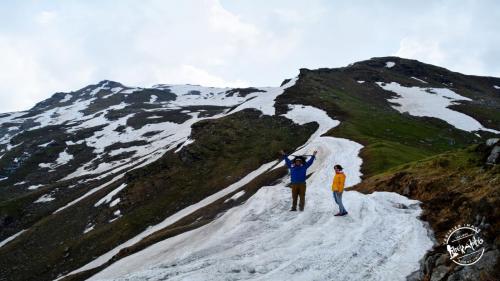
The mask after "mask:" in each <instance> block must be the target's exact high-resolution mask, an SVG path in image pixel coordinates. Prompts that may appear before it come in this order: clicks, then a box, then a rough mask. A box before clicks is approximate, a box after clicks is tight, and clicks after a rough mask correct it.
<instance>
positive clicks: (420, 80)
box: [411, 76, 429, 84]
mask: <svg viewBox="0 0 500 281" xmlns="http://www.w3.org/2000/svg"><path fill="white" fill-rule="evenodd" d="M411 79H414V80H417V81H418V82H422V83H424V84H429V83H427V81H424V80H422V79H418V78H417V77H413V76H412V77H411Z"/></svg>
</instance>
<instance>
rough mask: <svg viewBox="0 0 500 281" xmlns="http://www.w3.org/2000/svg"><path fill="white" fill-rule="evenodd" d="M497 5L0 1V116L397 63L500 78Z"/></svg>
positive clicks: (434, 0) (480, 1)
mask: <svg viewBox="0 0 500 281" xmlns="http://www.w3.org/2000/svg"><path fill="white" fill-rule="evenodd" d="M499 19H500V1H494V0H491V1H487V0H477V1H458V0H450V1H438V0H429V1H422V0H419V1H396V0H394V1H373V0H366V1H353V0H349V1H347V0H346V1H332V0H324V1H321V0H317V1H315V0H308V1H290V0H282V1H272V0H260V1H255V0H252V1H250V0H247V1H242V0H240V1H235V0H233V1H222V0H221V1H217V0H198V1H185V0H182V1H181V0H178V1H164V0H161V1H160V0H158V1H144V0H133V1H132V0H130V1H127V0H115V1H103V0H95V1H91V0H81V1H69V0H65V1H62V0H61V1H41V0H40V1H34V0H33V1H27V0H26V1H1V2H0V99H1V103H0V112H6V111H16V110H25V109H28V108H30V107H32V106H33V105H34V104H35V103H36V102H38V101H41V100H43V99H45V98H47V97H49V96H51V95H52V94H53V93H54V92H61V91H72V90H77V89H79V88H81V87H83V86H86V85H88V84H93V83H96V82H98V81H101V80H104V79H110V80H115V81H119V82H121V83H123V84H125V85H130V86H151V85H154V84H158V83H191V84H201V85H205V86H229V87H233V86H275V85H279V84H280V83H281V82H282V80H283V79H285V78H289V77H293V76H295V75H297V74H298V69H299V68H302V67H306V68H318V67H339V66H345V65H347V64H349V63H352V62H355V61H359V60H364V59H368V58H371V57H376V56H387V55H397V56H401V57H406V58H414V59H418V60H421V61H424V62H427V63H432V64H436V65H440V66H444V67H446V68H449V69H451V70H454V71H459V72H462V73H466V74H477V75H488V76H497V77H500V25H499Z"/></svg>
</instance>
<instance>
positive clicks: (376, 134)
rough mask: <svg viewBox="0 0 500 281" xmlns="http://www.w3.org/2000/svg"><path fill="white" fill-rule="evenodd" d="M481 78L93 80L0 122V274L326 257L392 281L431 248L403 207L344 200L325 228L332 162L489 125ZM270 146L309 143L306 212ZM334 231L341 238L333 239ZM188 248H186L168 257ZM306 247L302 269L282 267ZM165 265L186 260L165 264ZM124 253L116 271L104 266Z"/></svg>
mask: <svg viewBox="0 0 500 281" xmlns="http://www.w3.org/2000/svg"><path fill="white" fill-rule="evenodd" d="M389 62H391V63H389ZM360 81H363V82H362V83H361V82H360ZM387 85H398V87H397V88H396V87H392V88H390V89H389V88H387V89H386V87H387ZM493 85H500V81H499V79H498V78H491V77H473V76H465V75H461V74H457V73H453V72H449V71H447V70H444V69H441V68H437V67H434V66H429V65H425V64H422V63H419V62H415V61H409V60H403V59H399V58H375V59H372V60H369V61H365V62H359V63H355V64H353V65H351V66H349V67H346V68H340V69H319V70H305V69H303V70H301V72H300V75H299V77H298V78H297V79H293V80H286V81H285V82H284V83H283V85H282V86H281V87H264V88H245V89H229V88H207V87H201V86H194V85H167V84H161V85H156V86H153V87H151V88H133V87H126V86H123V85H121V84H119V83H116V82H112V81H103V82H101V83H98V84H96V85H91V86H88V87H85V88H83V89H81V90H78V91H75V92H70V93H56V94H55V95H53V96H52V97H51V98H49V99H47V100H45V101H43V102H40V103H39V104H37V105H36V106H35V107H34V108H32V109H30V110H29V111H25V112H16V113H6V114H1V115H0V226H1V228H0V257H1V258H0V279H2V278H4V279H7V280H52V279H56V278H57V277H60V278H61V279H64V280H84V279H86V278H89V277H91V276H92V275H94V274H96V273H97V272H99V271H101V270H103V269H104V271H102V275H96V276H95V277H94V278H101V277H102V278H105V277H106V278H107V277H109V278H122V277H123V276H124V274H129V273H130V274H132V276H135V277H134V278H140V277H139V276H146V275H149V274H153V276H154V278H153V280H156V279H161V278H163V277H161V278H160V277H159V276H161V275H162V274H167V275H168V276H170V275H169V274H180V275H179V276H189V277H192V278H198V277H199V276H202V274H208V275H209V276H212V277H213V278H214V279H216V280H217V279H220V276H221V275H220V274H225V273H221V272H219V271H218V270H220V268H218V267H217V266H222V265H223V267H224V268H225V267H226V266H228V267H231V269H230V270H231V271H232V270H233V268H232V267H235V268H234V271H235V272H233V273H234V274H233V275H234V278H236V279H252V278H253V279H255V278H258V277H259V276H260V277H259V278H264V279H267V278H277V279H282V278H283V279H285V278H286V279H289V278H291V279H293V278H295V279H300V277H303V278H306V277H305V276H308V277H309V276H310V277H311V278H319V279H321V278H322V277H323V278H327V277H328V276H330V274H333V269H338V270H340V271H342V270H343V269H344V267H345V266H342V267H335V263H334V260H338V259H340V256H344V257H347V256H348V257H350V259H352V261H353V264H360V263H361V264H366V268H367V269H366V270H365V271H362V270H359V269H357V268H349V267H346V268H345V270H346V271H342V273H345V274H346V275H344V276H345V278H347V276H348V274H347V273H348V271H349V270H351V271H356V273H352V274H357V275H354V276H356V278H358V277H359V278H363V277H366V278H367V279H375V280H377V279H382V277H383V276H384V274H386V275H387V274H393V275H390V277H394V279H396V280H397V279H403V278H404V276H405V275H406V274H409V273H410V272H411V271H413V270H416V269H417V267H418V260H419V257H421V256H422V255H423V252H425V251H426V250H427V249H428V248H429V247H430V244H429V243H430V240H429V239H430V238H429V237H428V236H427V234H426V230H425V229H424V227H423V224H422V222H420V221H419V220H418V219H417V216H418V214H419V213H420V209H419V207H418V206H417V204H416V203H417V202H415V201H412V200H408V199H406V198H404V197H401V196H398V195H396V194H386V193H380V194H378V193H376V194H374V195H369V196H366V195H362V194H359V193H357V192H347V193H346V196H345V200H346V204H347V207H348V209H349V211H350V212H351V214H350V216H349V217H347V218H342V219H345V220H343V221H339V220H336V219H337V218H333V217H332V214H333V212H334V206H333V202H332V198H331V194H330V192H329V185H330V183H329V181H330V180H331V177H332V174H331V173H332V171H331V168H332V165H333V164H334V163H335V162H338V163H340V164H342V165H343V166H345V167H347V169H346V172H347V174H348V175H349V184H350V185H352V184H355V183H358V182H359V181H360V180H361V175H362V174H363V175H365V176H369V175H372V174H376V173H380V172H384V171H386V170H387V169H389V168H392V167H395V166H397V165H400V164H404V163H408V162H411V161H415V160H418V159H422V158H423V157H426V156H429V155H435V154H437V153H442V152H444V151H448V150H450V149H456V148H460V147H464V146H466V145H469V144H471V143H476V142H479V141H481V139H482V138H485V137H487V136H491V135H496V134H497V133H498V130H500V128H499V127H498V126H497V125H498V123H500V122H497V120H498V118H499V117H498V115H497V114H496V113H498V111H497V108H498V105H499V104H500V96H499V95H498V89H496V88H495V87H493ZM429 89H430V90H429ZM449 98H451V99H453V100H452V101H450V100H449ZM395 103H398V104H395ZM318 126H319V127H318ZM359 143H361V144H363V146H361V145H360V144H359ZM280 149H285V150H287V151H296V150H297V151H298V153H302V152H311V151H312V150H313V149H318V150H319V151H320V154H319V158H318V160H317V162H316V164H315V165H314V166H313V167H312V168H311V172H313V173H312V175H311V177H310V178H309V180H308V181H309V187H308V193H307V197H308V208H307V210H306V212H304V213H301V214H297V216H293V215H291V214H289V213H288V212H287V211H286V209H288V204H289V190H288V189H287V188H286V187H285V182H286V169H285V168H284V167H283V166H282V165H278V162H277V161H276V160H277V159H278V153H277V151H279V150H280ZM361 158H362V159H363V161H362V160H361ZM402 206H409V207H410V208H409V209H402V208H401V207H402ZM386 214H388V215H389V217H385V215H386ZM382 218H384V219H382ZM375 222H377V223H375ZM256 228H258V229H262V230H264V231H263V232H259V231H258V230H256ZM372 228H375V229H376V231H377V232H376V233H380V236H375V235H374V233H372V232H371V231H370V230H371V229H372ZM292 229H297V231H292ZM222 230H226V231H222ZM336 232H338V233H339V234H342V235H340V236H342V238H340V239H341V240H340V241H341V243H340V242H339V241H337V239H334V237H335V236H332V235H330V234H331V233H336ZM221 233H224V235H222V236H221ZM242 233H244V234H246V235H243V234H242ZM308 233H309V234H310V235H311V239H309V238H307V234H308ZM242 235H243V237H242ZM353 235H354V236H355V237H356V240H355V241H354V240H350V239H349V238H352V236H353ZM200 237H209V238H207V239H200ZM283 237H288V238H289V240H290V244H289V245H288V244H286V243H284V242H283V241H284V240H286V239H283ZM222 238H224V239H222ZM247 238H248V239H247ZM246 239H247V240H246ZM384 239H385V240H384ZM387 239H392V240H390V241H392V242H391V243H387V241H386V240H387ZM405 239H407V240H409V241H411V242H410V243H413V244H411V245H412V249H413V247H414V249H413V250H411V249H406V248H405V247H406V246H405V245H403V244H404V243H403V241H404V240H405ZM282 240H283V241H282ZM172 241H176V242H175V243H178V244H176V245H175V246H174V247H173V248H171V247H170V246H169V245H172V244H170V243H174V242H172ZM225 241H229V242H230V243H231V244H230V245H233V246H234V247H230V248H228V247H227V245H225V244H224V242H225ZM384 241H385V242H384ZM339 243H340V244H339ZM410 243H409V245H410ZM236 244H238V245H240V246H236ZM147 246H150V247H149V248H147V249H146V250H144V251H145V252H141V250H143V249H144V248H146V247H147ZM238 247H240V248H238ZM301 247H303V248H310V249H311V250H310V251H309V252H307V251H303V249H301ZM330 247H332V248H336V250H335V249H332V251H331V252H330V251H329V250H330V249H329V248H330ZM252 248H253V250H252ZM297 248H299V249H297ZM238 249H241V250H242V251H247V252H248V258H245V253H240V254H237V253H236V251H238ZM185 250H189V251H195V253H196V254H193V253H191V254H186V255H183V256H179V255H177V254H176V253H179V251H185ZM294 251H295V252H296V254H293V253H294ZM47 253H50V254H47ZM132 253H137V254H136V255H131V256H130V257H127V256H129V255H130V254H132ZM144 253H151V254H153V253H154V255H155V256H157V257H158V259H155V258H151V259H150V260H148V261H145V262H144V263H142V262H140V261H139V260H138V258H137V257H142V256H144ZM274 253H280V256H281V257H279V258H278V257H276V256H275V255H274V257H276V258H275V259H274V258H273V254H274ZM302 254H303V255H304V257H308V258H310V259H311V260H312V261H316V262H305V261H303V260H304V259H296V256H297V255H298V256H300V255H302ZM267 256H269V257H267ZM319 257H321V259H320V258H319ZM197 258H199V260H198V261H195V259H197ZM159 259H162V260H161V261H160V260H159ZM397 259H400V260H401V259H404V260H405V263H404V264H401V263H399V264H398V262H397ZM174 260H175V261H174ZM175 262H181V263H182V264H183V266H182V267H178V268H177V269H175V268H174V269H172V268H170V267H168V268H166V267H165V265H171V263H175ZM213 262H216V263H215V264H214V263H213ZM113 263H114V265H112V264H113ZM122 263H126V264H129V265H130V270H129V271H121V270H117V269H116V268H117V265H119V264H122ZM162 263H163V264H162ZM217 264H218V265H217ZM264 264H265V265H266V266H263V265H264ZM47 265H49V267H47ZM203 265H206V267H205V269H202V267H203ZM246 265H248V267H246ZM328 265H331V268H330V267H329V266H328ZM396 265H398V266H397V267H396ZM108 266H110V267H109V269H106V267H108ZM294 266H295V267H294ZM252 268H253V269H252ZM196 269H199V271H197V270H196ZM260 269H262V272H260V271H259V270H260ZM252 272H254V273H252ZM259 272H260V273H259ZM301 272H303V273H301ZM69 273H78V274H76V275H75V274H73V275H68V274H69ZM233 275H228V276H229V277H230V276H233ZM65 276H67V278H66V277H65ZM100 276H101V277H100ZM229 277H228V278H229ZM186 278H187V277H186ZM200 278H201V277H200Z"/></svg>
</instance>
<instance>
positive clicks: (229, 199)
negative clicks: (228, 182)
mask: <svg viewBox="0 0 500 281" xmlns="http://www.w3.org/2000/svg"><path fill="white" fill-rule="evenodd" d="M243 195H245V190H241V191H239V192H237V193H235V194H234V195H233V196H231V198H228V199H226V200H224V203H226V202H229V201H231V200H237V199H238V198H240V197H241V196H243Z"/></svg>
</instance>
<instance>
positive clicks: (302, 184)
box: [280, 150, 317, 211]
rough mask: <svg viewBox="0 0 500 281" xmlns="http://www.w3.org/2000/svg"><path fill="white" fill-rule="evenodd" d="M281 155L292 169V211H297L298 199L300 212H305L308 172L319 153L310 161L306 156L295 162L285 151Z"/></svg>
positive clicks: (298, 158)
mask: <svg viewBox="0 0 500 281" xmlns="http://www.w3.org/2000/svg"><path fill="white" fill-rule="evenodd" d="M280 153H281V155H283V158H284V159H285V163H286V166H287V167H288V169H290V177H291V186H292V209H290V211H297V197H298V198H300V202H299V210H301V211H304V206H305V205H306V172H307V168H309V167H310V166H311V165H312V163H313V162H314V159H315V158H316V153H317V151H314V153H313V155H312V156H311V158H310V159H309V160H308V161H306V159H305V157H304V156H297V157H295V158H294V159H293V161H290V159H288V155H287V154H286V153H285V152H284V151H283V150H282V151H280Z"/></svg>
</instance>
